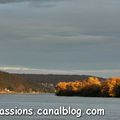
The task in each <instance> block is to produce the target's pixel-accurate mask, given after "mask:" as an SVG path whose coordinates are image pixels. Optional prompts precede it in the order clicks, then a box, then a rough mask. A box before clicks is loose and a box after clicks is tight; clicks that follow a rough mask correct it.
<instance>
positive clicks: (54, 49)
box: [0, 0, 120, 77]
mask: <svg viewBox="0 0 120 120" xmlns="http://www.w3.org/2000/svg"><path fill="white" fill-rule="evenodd" d="M119 6H120V1H119V0H0V69H1V70H4V71H9V72H18V73H57V74H58V73H59V74H91V75H97V76H102V77H111V76H120V22H119V21H120V15H119V13H120V7H119Z"/></svg>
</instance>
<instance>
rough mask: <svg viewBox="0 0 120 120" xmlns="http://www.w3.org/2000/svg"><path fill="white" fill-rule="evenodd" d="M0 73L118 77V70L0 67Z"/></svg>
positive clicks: (119, 70)
mask: <svg viewBox="0 0 120 120" xmlns="http://www.w3.org/2000/svg"><path fill="white" fill-rule="evenodd" d="M0 70H1V71H6V72H10V73H23V74H25V73H26V74H63V75H65V74H68V75H72V74H74V75H94V76H101V77H113V76H119V73H120V69H114V70H108V69H103V70H56V69H34V68H27V67H14V66H13V67H12V66H11V67H10V66H8V67H7V66H1V67H0Z"/></svg>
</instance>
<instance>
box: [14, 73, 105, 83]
mask: <svg viewBox="0 0 120 120" xmlns="http://www.w3.org/2000/svg"><path fill="white" fill-rule="evenodd" d="M16 75H17V76H19V77H23V78H24V79H26V80H27V81H30V82H35V83H36V82H40V83H41V82H42V83H52V84H54V85H56V84H57V83H59V82H68V81H69V82H70V81H76V80H84V79H86V78H89V77H92V76H90V75H57V74H16ZM98 78H99V79H100V80H105V79H104V78H100V77H98Z"/></svg>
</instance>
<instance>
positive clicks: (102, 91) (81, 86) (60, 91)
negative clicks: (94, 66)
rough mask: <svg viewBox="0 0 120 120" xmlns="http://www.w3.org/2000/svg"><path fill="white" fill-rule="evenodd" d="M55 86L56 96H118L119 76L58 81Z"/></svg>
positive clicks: (119, 88)
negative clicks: (103, 78)
mask: <svg viewBox="0 0 120 120" xmlns="http://www.w3.org/2000/svg"><path fill="white" fill-rule="evenodd" d="M55 88H56V95H57V96H84V97H120V78H109V79H106V80H101V79H99V78H97V77H89V78H87V79H84V80H83V81H79V80H78V81H75V82H59V83H58V84H57V85H56V87H55Z"/></svg>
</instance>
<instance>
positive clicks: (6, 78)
mask: <svg viewBox="0 0 120 120" xmlns="http://www.w3.org/2000/svg"><path fill="white" fill-rule="evenodd" d="M0 91H1V92H4V93H5V92H9V91H12V92H17V93H18V92H25V93H29V92H32V93H33V92H48V91H49V92H53V91H54V87H53V86H52V84H49V83H42V82H32V81H28V80H27V79H25V78H24V77H21V76H18V75H16V74H10V73H7V72H2V71H0Z"/></svg>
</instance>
